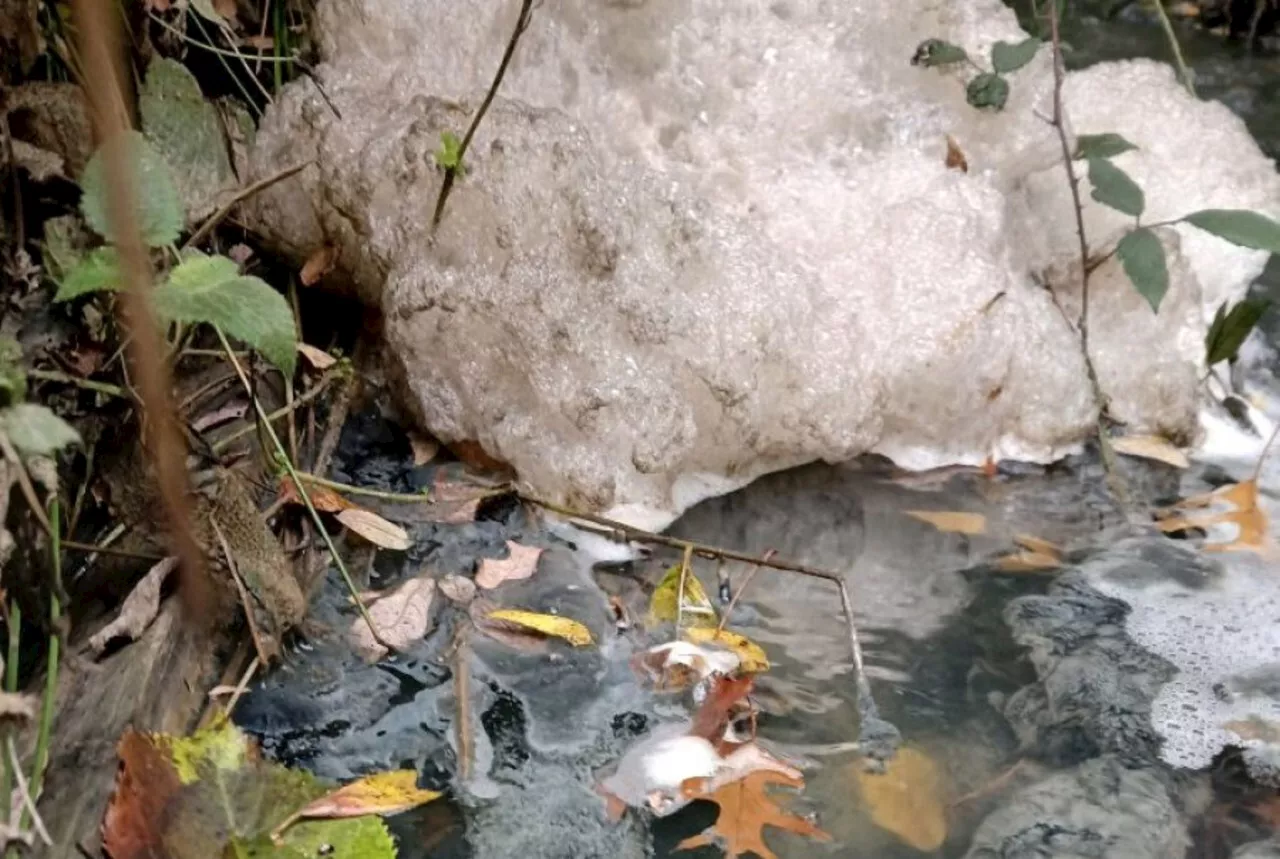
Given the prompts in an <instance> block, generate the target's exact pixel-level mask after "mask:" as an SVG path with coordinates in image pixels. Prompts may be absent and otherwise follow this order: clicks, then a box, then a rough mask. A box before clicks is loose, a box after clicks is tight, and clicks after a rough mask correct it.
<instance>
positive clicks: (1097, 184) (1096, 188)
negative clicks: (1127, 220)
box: [1089, 158, 1147, 218]
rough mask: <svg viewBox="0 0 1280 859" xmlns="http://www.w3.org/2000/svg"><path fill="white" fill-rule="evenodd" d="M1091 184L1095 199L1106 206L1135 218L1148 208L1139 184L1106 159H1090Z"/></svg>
mask: <svg viewBox="0 0 1280 859" xmlns="http://www.w3.org/2000/svg"><path fill="white" fill-rule="evenodd" d="M1089 182H1090V184H1092V185H1093V195H1092V196H1093V199H1095V200H1097V201H1098V202H1099V203H1102V204H1103V205H1104V206H1110V207H1111V208H1113V209H1116V210H1118V211H1121V212H1124V213H1125V214H1126V215H1132V216H1133V217H1135V218H1136V217H1138V216H1139V215H1141V214H1142V210H1143V209H1145V208H1146V206H1147V201H1146V197H1145V195H1144V194H1143V193H1142V189H1141V188H1139V187H1138V183H1137V182H1134V181H1133V180H1132V179H1130V178H1129V174H1128V173H1126V172H1124V171H1123V170H1121V169H1120V168H1119V167H1117V166H1116V165H1114V164H1112V163H1111V162H1110V161H1108V160H1107V159H1105V158H1090V159H1089Z"/></svg>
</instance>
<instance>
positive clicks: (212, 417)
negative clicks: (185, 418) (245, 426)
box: [191, 401, 249, 432]
mask: <svg viewBox="0 0 1280 859" xmlns="http://www.w3.org/2000/svg"><path fill="white" fill-rule="evenodd" d="M248 413H249V404H248V403H246V402H243V401H242V402H235V403H228V404H227V405H225V406H223V407H222V408H219V409H214V410H213V411H211V412H205V413H204V414H202V415H200V416H199V417H197V418H195V419H194V420H192V421H191V428H192V429H193V430H195V431H196V432H204V431H205V430H209V429H212V428H213V427H216V426H220V425H222V424H225V423H227V422H228V421H234V420H239V419H240V418H242V417H244V416H245V415H247V414H248Z"/></svg>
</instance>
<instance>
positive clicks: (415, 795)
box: [271, 770, 441, 841]
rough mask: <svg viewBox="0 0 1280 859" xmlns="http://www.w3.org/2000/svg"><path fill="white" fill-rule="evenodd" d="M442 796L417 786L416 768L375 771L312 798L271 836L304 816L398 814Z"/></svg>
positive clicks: (274, 835)
mask: <svg viewBox="0 0 1280 859" xmlns="http://www.w3.org/2000/svg"><path fill="white" fill-rule="evenodd" d="M440 796H441V794H440V793H439V792H437V791H434V790H423V789H421V788H419V787H418V773H417V772H416V771H415V770H393V771H392V772H385V773H375V774H374V775H369V776H365V777H364V778H362V779H360V780H358V781H353V782H351V783H350V784H345V785H343V786H342V787H340V788H338V789H337V790H334V791H332V792H330V793H327V794H325V795H324V796H322V797H320V798H319V799H313V800H312V801H311V802H309V803H307V804H306V805H305V806H304V807H302V808H301V809H299V810H298V811H295V812H294V813H293V814H291V815H289V817H288V818H287V819H286V820H285V821H284V822H283V823H281V824H280V825H279V826H277V827H276V829H275V831H274V832H272V833H271V837H272V839H273V840H275V841H279V839H280V834H281V833H282V832H284V830H285V829H287V828H289V826H291V825H292V824H293V823H294V822H295V821H297V820H300V819H301V818H304V817H311V818H325V819H331V818H339V817H362V816H364V815H366V814H381V815H388V814H399V813H400V812H402V811H408V810H409V809H411V808H417V807H418V806H420V805H426V804H427V803H428V802H431V800H433V799H439V798H440Z"/></svg>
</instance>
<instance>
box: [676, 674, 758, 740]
mask: <svg viewBox="0 0 1280 859" xmlns="http://www.w3.org/2000/svg"><path fill="white" fill-rule="evenodd" d="M750 691H751V676H750V675H746V676H743V677H724V676H719V677H715V678H713V682H712V683H711V684H710V688H708V690H707V694H706V695H705V696H704V697H703V699H702V703H701V704H700V705H699V706H698V712H696V713H694V714H693V724H692V725H691V726H690V727H689V733H690V734H693V735H694V736H695V737H702V738H703V739H704V740H708V741H710V742H711V743H712V744H717V743H719V742H720V741H721V739H723V738H724V735H725V730H726V729H727V728H728V727H729V724H730V723H731V722H732V721H733V717H734V714H735V712H736V711H738V710H740V709H741V708H742V707H743V706H745V707H746V708H747V709H749V708H750V705H749V704H747V703H746V697H747V694H748V693H749V692H750Z"/></svg>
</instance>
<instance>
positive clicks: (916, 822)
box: [855, 746, 947, 853]
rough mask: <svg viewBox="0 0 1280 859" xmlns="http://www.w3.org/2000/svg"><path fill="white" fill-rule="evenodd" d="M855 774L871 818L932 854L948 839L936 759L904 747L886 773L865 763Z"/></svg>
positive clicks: (895, 756) (907, 842)
mask: <svg viewBox="0 0 1280 859" xmlns="http://www.w3.org/2000/svg"><path fill="white" fill-rule="evenodd" d="M855 775H856V777H857V780H858V786H859V789H860V790H861V792H862V801H863V802H864V803H865V804H866V806H867V808H868V810H869V811H870V812H871V820H872V821H873V822H874V823H875V824H876V826H879V827H880V828H881V829H887V830H889V831H890V832H892V833H893V834H894V835H896V836H898V838H900V839H901V840H902V841H903V842H905V843H906V844H908V845H910V846H912V847H914V848H915V849H917V850H921V851H924V852H926V853H932V852H933V851H934V850H937V849H938V848H939V847H941V846H942V842H944V841H945V840H946V839H947V814H946V804H945V802H944V801H943V799H942V790H941V778H940V776H939V774H938V767H937V765H936V764H935V763H934V762H933V760H932V759H931V758H930V757H929V756H928V755H926V754H925V753H924V752H921V751H920V750H918V749H915V748H912V747H911V746H904V747H902V748H900V749H898V753H897V754H896V755H894V756H893V758H892V759H891V760H890V761H889V764H888V767H887V768H886V769H885V771H884V772H882V773H875V772H868V771H867V769H866V768H865V767H863V766H861V765H858V766H856V767H855Z"/></svg>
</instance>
